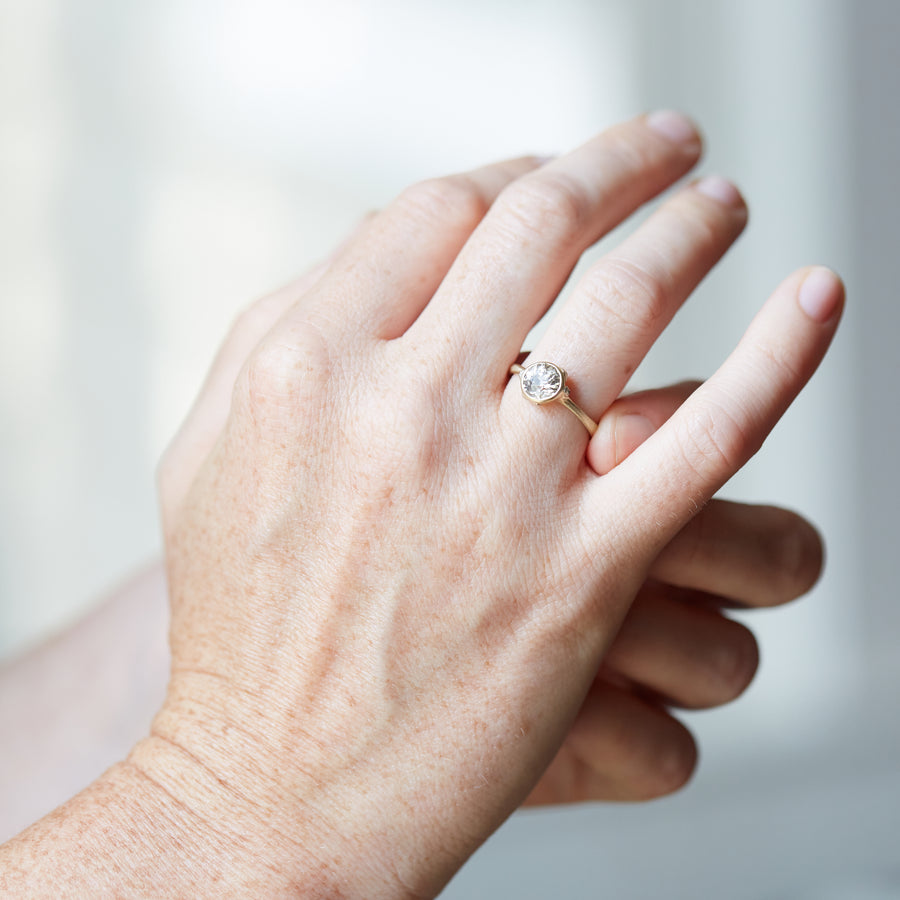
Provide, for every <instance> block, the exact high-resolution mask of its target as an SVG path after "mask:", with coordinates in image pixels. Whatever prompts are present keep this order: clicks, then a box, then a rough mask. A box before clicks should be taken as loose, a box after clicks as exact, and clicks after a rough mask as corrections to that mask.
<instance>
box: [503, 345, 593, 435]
mask: <svg viewBox="0 0 900 900" xmlns="http://www.w3.org/2000/svg"><path fill="white" fill-rule="evenodd" d="M509 374H510V375H518V376H519V384H520V385H521V387H522V393H523V394H524V395H525V397H526V398H527V399H528V400H530V401H531V402H532V403H537V404H538V405H541V404H543V403H552V402H553V401H554V400H556V401H558V402H559V403H562V405H563V406H564V407H565V408H566V409H567V410H569V412H570V413H574V415H575V416H576V417H577V419H578V421H579V422H581V424H582V425H584V427H585V428H587V430H588V434H590V435H593V434H594V432H595V431H596V430H597V423H596V422H595V421H594V420H593V419H592V418H591V417H590V416H589V415H588V414H587V413H586V412H585V411H584V410H583V409H582V408H581V407H580V406H579V405H578V404H577V403H575V401H574V400H572V398H571V397H570V396H569V388H568V386H567V385H566V370H565V369H561V368H560V367H559V366H557V365H554V364H553V363H551V362H536V363H532V364H531V365H530V366H526V367H525V368H524V369H523V368H522V366H520V365H519V364H518V363H515V364H514V365H512V366H510V369H509Z"/></svg>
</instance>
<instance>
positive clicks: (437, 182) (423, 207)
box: [399, 175, 490, 228]
mask: <svg viewBox="0 0 900 900" xmlns="http://www.w3.org/2000/svg"><path fill="white" fill-rule="evenodd" d="M399 203H400V205H401V207H403V208H404V209H405V210H408V211H411V212H412V214H413V215H415V216H417V217H420V218H423V219H425V220H426V221H428V222H439V223H444V224H446V223H447V222H455V223H459V224H460V225H461V226H463V227H468V228H474V227H475V225H477V224H478V222H480V221H481V220H482V219H483V218H484V216H485V214H486V213H487V211H488V208H489V207H490V201H489V199H488V197H487V196H486V195H485V193H484V191H483V190H482V189H481V187H480V186H479V185H478V183H477V182H476V181H475V180H474V179H473V178H470V177H469V176H467V175H448V176H446V177H444V178H431V179H428V180H427V181H420V182H419V183H418V184H414V185H412V186H411V187H408V188H407V189H406V190H405V191H404V192H403V193H402V194H401V195H400V199H399Z"/></svg>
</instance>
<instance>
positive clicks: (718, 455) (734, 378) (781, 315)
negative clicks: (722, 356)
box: [586, 267, 844, 559]
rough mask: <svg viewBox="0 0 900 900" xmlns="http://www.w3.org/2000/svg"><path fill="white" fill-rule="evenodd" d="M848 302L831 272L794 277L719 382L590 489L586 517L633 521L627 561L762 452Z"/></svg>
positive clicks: (652, 547) (661, 542) (669, 532)
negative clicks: (612, 511) (614, 514)
mask: <svg viewBox="0 0 900 900" xmlns="http://www.w3.org/2000/svg"><path fill="white" fill-rule="evenodd" d="M843 299H844V287H843V284H842V283H841V281H840V279H839V278H838V277H837V276H836V275H835V274H833V273H832V272H830V271H829V270H828V269H824V268H818V267H816V268H811V269H803V270H800V271H799V272H796V273H794V274H793V275H792V276H790V277H789V278H788V279H787V280H786V281H784V282H783V283H782V284H781V285H780V286H779V287H778V288H777V289H776V291H775V293H774V294H773V295H772V297H771V298H770V299H769V300H768V302H767V303H766V304H765V305H764V306H763V308H762V310H760V312H759V314H758V315H757V316H756V318H755V319H754V320H753V322H752V323H751V325H750V327H749V328H748V330H747V332H746V334H745V335H744V337H743V338H742V339H741V341H740V343H739V344H738V346H737V347H736V348H735V350H734V351H733V352H732V354H731V355H730V356H729V357H728V359H727V360H726V361H725V362H724V363H723V365H722V366H721V367H720V368H719V370H718V371H717V372H716V373H715V375H713V376H712V378H710V379H709V381H707V382H706V383H705V384H704V385H703V386H702V387H700V388H698V390H696V391H695V392H694V393H693V394H692V395H691V397H690V398H689V399H688V400H687V402H685V403H684V404H683V405H682V407H681V408H680V409H679V410H678V411H677V412H676V413H675V414H674V415H673V416H672V418H671V419H669V421H668V422H667V423H666V424H665V425H663V426H662V427H661V428H660V429H659V431H657V432H656V434H654V435H653V436H652V437H651V438H649V439H648V440H647V441H646V442H645V443H644V444H642V445H641V446H640V447H639V448H638V449H637V450H636V451H635V452H634V453H632V455H631V456H630V457H629V458H628V459H627V460H626V461H625V462H624V463H623V464H622V465H620V466H618V467H617V468H616V469H614V470H613V472H611V473H610V474H609V475H608V476H607V477H606V478H604V479H597V481H596V483H595V484H594V485H592V486H591V491H592V492H593V493H594V497H592V498H591V502H589V503H588V505H587V507H586V508H587V509H588V510H594V511H596V510H603V509H604V507H605V509H606V512H607V514H608V512H609V508H610V504H611V503H614V504H615V505H616V506H618V507H619V508H620V510H621V513H622V516H623V520H624V521H628V522H629V524H630V530H632V534H633V536H634V542H633V543H632V544H631V546H630V547H629V548H628V552H629V554H633V553H635V552H638V553H640V554H641V555H647V558H648V559H652V558H653V557H655V556H656V555H657V554H658V553H659V551H660V550H661V549H662V547H664V546H665V545H666V544H667V543H668V542H669V541H670V540H671V539H672V538H673V537H674V536H675V534H677V533H678V532H679V531H680V530H681V528H682V527H683V526H684V525H685V523H686V522H687V521H688V520H690V519H691V518H692V517H693V516H694V515H695V514H696V513H697V511H698V510H699V509H701V508H702V507H703V505H704V504H705V503H706V502H707V501H708V500H709V499H710V498H711V497H712V496H713V495H714V494H715V493H716V491H718V490H719V488H720V487H722V485H723V484H725V482H726V481H728V479H729V478H731V476H732V475H734V474H735V473H736V472H737V471H738V470H739V469H740V468H741V467H742V466H743V465H744V464H745V463H746V462H747V461H748V460H749V459H750V458H751V457H752V456H753V455H754V453H756V451H757V450H758V449H759V448H760V446H761V445H762V443H763V441H764V440H765V438H766V437H767V436H768V434H769V432H771V430H772V429H773V428H774V426H775V424H776V423H777V422H778V420H779V419H780V418H781V416H782V415H783V414H784V412H785V411H786V410H787V408H788V407H789V406H790V404H791V403H792V402H793V400H794V398H795V397H796V396H797V394H798V393H799V392H800V390H801V389H802V388H803V386H804V385H805V384H806V382H807V381H808V380H809V379H810V377H811V376H812V374H813V372H814V371H815V370H816V368H817V366H818V365H819V363H820V362H821V360H822V357H823V356H824V355H825V351H826V350H827V349H828V346H829V344H830V343H831V339H832V337H833V336H834V333H835V330H836V328H837V324H838V320H839V318H840V313H841V309H842V306H843ZM622 479H624V481H625V483H624V484H621V483H619V482H620V481H621V480H622ZM601 494H602V496H601ZM623 498H627V508H626V509H621V507H622V499H623ZM590 524H591V525H596V523H595V522H591V523H590Z"/></svg>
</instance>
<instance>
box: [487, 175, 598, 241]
mask: <svg viewBox="0 0 900 900" xmlns="http://www.w3.org/2000/svg"><path fill="white" fill-rule="evenodd" d="M501 197H502V204H501V205H502V215H503V218H504V219H508V220H511V221H512V222H513V225H514V228H515V230H516V231H517V232H518V233H520V234H521V233H524V235H525V236H526V237H529V238H541V239H544V240H546V239H547V238H548V237H549V238H550V239H551V240H562V241H569V240H572V239H573V238H574V237H575V236H576V235H578V234H579V233H580V232H582V231H583V230H584V228H585V227H586V226H587V225H588V223H589V220H590V215H591V203H590V198H589V197H588V195H587V194H586V192H585V191H584V189H583V188H582V187H580V186H579V185H578V184H577V183H576V182H575V180H574V179H572V178H570V177H569V176H567V175H565V174H563V173H561V172H551V171H540V172H537V173H535V174H533V175H529V176H526V177H524V178H520V179H519V180H518V181H514V182H513V183H512V184H511V185H510V186H509V187H507V188H506V190H505V191H504V192H503V194H502V195H501Z"/></svg>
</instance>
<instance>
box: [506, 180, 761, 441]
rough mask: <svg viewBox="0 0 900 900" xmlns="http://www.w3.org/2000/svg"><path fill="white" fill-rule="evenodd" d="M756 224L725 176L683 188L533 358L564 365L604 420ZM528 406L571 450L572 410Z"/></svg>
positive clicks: (598, 276) (591, 278)
mask: <svg viewBox="0 0 900 900" xmlns="http://www.w3.org/2000/svg"><path fill="white" fill-rule="evenodd" d="M746 221H747V210H746V207H745V205H744V201H743V199H742V198H741V195H740V194H739V193H738V191H737V189H736V188H734V187H733V186H732V185H731V184H730V183H729V182H727V181H725V180H724V179H721V178H716V177H712V178H708V179H704V180H703V181H701V182H699V183H698V184H695V185H691V186H690V187H688V188H686V189H684V190H682V191H680V192H679V193H678V194H676V195H675V196H674V197H673V198H672V199H670V200H669V201H668V202H667V203H665V204H664V205H663V206H662V207H661V208H660V209H658V210H657V211H656V212H655V213H654V214H653V215H652V216H651V217H650V218H649V219H648V220H647V221H646V222H645V223H644V224H643V225H642V226H641V227H640V228H639V229H638V230H637V231H636V232H635V233H634V234H632V235H631V236H630V237H629V238H628V239H627V240H626V241H625V242H624V243H623V244H622V245H621V246H620V247H619V248H618V249H616V250H615V251H613V252H612V253H609V254H607V255H606V256H604V257H603V258H602V259H601V260H600V261H599V262H598V263H597V264H596V265H594V266H593V267H592V268H591V269H590V271H588V273H587V274H586V275H585V277H584V278H583V279H582V280H581V282H580V283H579V284H578V286H577V287H576V289H575V291H574V292H573V294H572V296H571V297H570V298H569V299H568V300H567V301H566V303H565V305H564V306H563V308H562V309H561V310H560V312H559V313H558V314H557V316H556V318H555V319H554V320H553V322H552V323H551V325H550V327H549V328H548V329H547V332H546V333H545V335H544V336H543V337H542V338H541V340H540V342H539V343H538V345H537V347H535V349H534V351H533V353H532V354H531V357H530V358H529V361H537V360H550V361H551V362H554V363H556V364H557V365H559V366H561V367H562V368H564V369H565V370H566V371H567V372H568V373H569V374H570V376H571V385H572V391H573V395H574V398H575V400H576V402H577V403H578V404H579V406H581V407H582V408H584V410H585V411H586V412H587V413H588V415H590V416H592V417H595V418H596V416H597V415H599V414H600V413H601V412H602V411H603V410H605V409H606V408H607V407H608V406H609V405H610V403H612V402H613V400H614V399H615V398H616V397H617V396H618V395H619V393H620V392H621V390H622V389H623V388H624V386H625V384H626V382H627V381H628V378H629V377H630V375H631V373H632V372H633V371H634V370H635V369H636V368H637V366H638V364H639V363H640V361H641V360H642V359H643V358H644V356H645V355H646V353H647V351H648V350H649V349H650V347H651V346H652V345H653V343H654V341H655V340H656V339H657V337H659V335H660V334H661V333H662V331H663V329H664V328H665V327H666V326H667V325H668V323H669V322H670V321H671V319H672V317H673V316H674V315H675V313H676V312H677V310H678V309H679V307H680V306H681V305H682V304H683V303H684V301H685V300H686V299H687V298H688V296H689V295H690V293H691V292H692V291H693V290H694V288H696V287H697V285H698V284H699V283H700V281H701V280H702V279H703V278H704V277H705V276H706V274H707V273H708V272H709V271H710V269H712V267H713V266H714V265H715V264H716V262H718V260H719V259H720V258H721V257H722V255H723V254H724V253H725V251H726V250H727V249H728V248H729V247H730V246H731V244H732V243H733V242H734V241H735V239H736V238H737V237H738V235H739V234H740V233H741V231H742V230H743V228H744V225H745V224H746ZM519 406H520V408H521V410H522V413H523V415H526V414H527V415H528V416H529V418H530V419H541V420H542V421H543V425H544V427H545V428H547V429H552V430H553V433H554V434H555V435H556V439H557V440H558V441H559V442H561V443H566V442H568V443H569V444H571V442H572V434H573V433H574V432H578V428H579V423H578V421H577V420H576V419H575V417H574V416H571V415H566V414H565V410H563V409H557V410H554V411H555V412H556V413H557V415H556V417H555V419H554V420H553V421H551V418H553V417H551V416H548V415H547V413H546V411H544V410H537V409H534V408H533V407H522V406H521V404H520V405H519ZM562 422H566V425H567V427H561V423H562ZM531 424H533V423H532V422H529V425H531ZM579 434H580V433H579Z"/></svg>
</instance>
